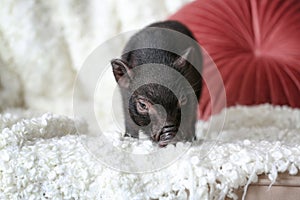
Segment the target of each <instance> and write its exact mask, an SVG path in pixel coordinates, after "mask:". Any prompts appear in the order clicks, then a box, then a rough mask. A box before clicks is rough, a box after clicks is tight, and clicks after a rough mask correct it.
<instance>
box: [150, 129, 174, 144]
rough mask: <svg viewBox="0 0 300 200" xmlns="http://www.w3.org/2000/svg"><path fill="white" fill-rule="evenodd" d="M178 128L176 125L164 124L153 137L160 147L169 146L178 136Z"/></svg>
mask: <svg viewBox="0 0 300 200" xmlns="http://www.w3.org/2000/svg"><path fill="white" fill-rule="evenodd" d="M177 132H178V128H177V127H176V126H164V127H163V128H162V129H161V131H160V132H159V133H158V134H155V135H154V136H153V137H152V139H153V140H154V141H156V142H158V145H159V146H160V147H164V146H167V145H168V144H169V143H170V142H171V141H172V140H173V138H174V137H175V136H176V134H177Z"/></svg>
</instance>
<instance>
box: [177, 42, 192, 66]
mask: <svg viewBox="0 0 300 200" xmlns="http://www.w3.org/2000/svg"><path fill="white" fill-rule="evenodd" d="M193 54H194V48H193V47H189V48H187V49H186V50H184V51H183V52H182V53H181V55H180V57H179V58H177V59H176V60H175V61H174V66H175V67H178V68H181V67H184V66H185V65H186V64H187V62H188V61H189V60H192V59H193Z"/></svg>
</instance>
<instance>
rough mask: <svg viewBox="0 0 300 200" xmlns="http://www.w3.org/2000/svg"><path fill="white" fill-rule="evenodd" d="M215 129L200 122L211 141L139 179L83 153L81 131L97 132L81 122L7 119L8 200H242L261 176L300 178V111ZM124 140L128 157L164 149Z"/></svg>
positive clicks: (234, 114) (0, 167) (0, 144)
mask: <svg viewBox="0 0 300 200" xmlns="http://www.w3.org/2000/svg"><path fill="white" fill-rule="evenodd" d="M225 114H226V118H225V119H226V121H225V125H224V127H223V128H222V131H221V132H220V133H219V134H217V133H216V128H215V127H216V126H215V125H217V124H220V123H221V121H222V120H221V119H222V116H224V115H225ZM211 121H212V123H210V122H201V121H199V123H198V127H197V134H198V138H199V140H200V139H201V138H202V139H204V141H202V143H200V142H194V144H192V146H191V147H190V148H189V149H188V150H187V151H186V152H185V153H184V155H182V156H181V157H180V158H178V159H177V160H176V161H175V162H173V163H172V164H170V165H169V166H167V167H165V168H162V169H160V170H156V171H154V172H148V173H139V174H135V173H126V172H120V171H118V170H114V169H111V168H110V167H109V166H106V165H104V164H102V163H101V162H99V161H98V160H97V159H95V157H94V156H93V155H92V154H91V153H89V151H87V149H86V148H85V147H84V145H83V141H84V140H85V139H86V138H87V137H89V136H88V135H85V134H83V135H78V134H77V129H76V128H80V132H81V133H88V131H89V130H88V126H86V124H85V123H84V122H82V121H80V120H73V119H71V118H68V117H64V116H60V115H54V114H50V113H46V114H43V115H38V114H37V115H33V114H31V113H30V112H25V111H23V112H21V111H15V112H10V113H9V112H6V113H3V114H1V115H0V199H187V198H188V199H222V198H224V197H225V196H226V195H227V196H228V197H232V198H236V196H235V194H234V193H233V192H232V191H233V189H234V188H238V187H239V186H244V185H246V184H247V183H251V182H255V181H257V175H259V174H262V173H265V174H267V175H268V177H269V179H270V180H271V181H274V180H275V179H276V177H277V174H278V172H286V171H287V172H289V173H290V174H291V175H295V174H296V173H298V169H299V167H300V147H299V145H298V144H300V143H299V142H300V136H299V135H300V110H297V109H290V108H287V107H272V106H270V105H262V106H255V107H235V108H231V109H227V112H222V113H221V114H220V115H218V116H216V117H214V118H213V119H212V120H211ZM209 127H210V128H209ZM208 129H209V131H208ZM119 138H120V137H119V135H118V133H114V134H111V139H112V140H113V141H114V145H116V146H118V147H119V148H122V149H124V150H126V151H128V152H137V151H140V152H142V153H147V152H149V151H150V150H153V149H155V148H157V147H156V146H155V145H153V144H152V143H151V142H150V141H147V140H146V141H145V140H143V141H142V142H138V141H137V140H134V139H131V140H119ZM185 145H187V144H182V143H180V144H179V145H177V146H176V147H168V148H171V149H173V150H176V148H181V147H182V146H185ZM208 150H209V151H208ZM204 151H205V154H203V152H204ZM203 155H204V156H203ZM112 159H117V158H113V157H112Z"/></svg>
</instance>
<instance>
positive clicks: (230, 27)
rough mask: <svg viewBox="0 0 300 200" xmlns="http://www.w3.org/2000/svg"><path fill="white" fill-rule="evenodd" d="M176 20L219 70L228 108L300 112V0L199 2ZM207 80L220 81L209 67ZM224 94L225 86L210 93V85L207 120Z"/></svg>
mask: <svg viewBox="0 0 300 200" xmlns="http://www.w3.org/2000/svg"><path fill="white" fill-rule="evenodd" d="M170 19H173V20H178V21H181V22H182V23H184V24H185V25H187V26H188V27H189V28H190V29H191V30H192V32H193V33H194V35H195V36H196V38H197V40H198V42H199V43H200V45H201V46H202V48H203V49H205V50H206V51H207V52H208V54H209V55H210V56H211V58H212V59H213V61H214V62H215V64H216V65H217V67H218V69H219V71H220V73H221V76H222V79H223V81H224V84H225V90H226V96H227V106H233V105H237V104H240V105H256V104H261V103H272V104H274V105H289V106H291V107H300V1H299V0H198V1H195V2H192V3H190V4H188V5H186V6H185V7H183V8H182V9H181V10H179V11H178V12H177V13H175V14H174V15H173V16H171V17H170ZM203 76H204V79H205V80H209V81H214V79H215V77H216V75H215V73H212V72H211V71H210V68H209V63H205V64H204V74H203ZM219 91H220V85H218V84H216V85H215V86H213V87H211V88H209V91H208V88H207V87H206V85H205V83H204V88H203V93H202V97H201V100H200V107H199V109H200V116H201V118H202V119H207V118H208V117H209V116H210V115H211V114H212V106H211V105H212V104H211V96H210V95H215V96H218V92H219ZM209 92H210V93H211V94H209ZM220 101H221V99H220ZM221 105H222V103H221V102H220V103H218V102H216V104H215V105H214V106H215V109H216V110H217V111H220V110H221V109H222V106H221Z"/></svg>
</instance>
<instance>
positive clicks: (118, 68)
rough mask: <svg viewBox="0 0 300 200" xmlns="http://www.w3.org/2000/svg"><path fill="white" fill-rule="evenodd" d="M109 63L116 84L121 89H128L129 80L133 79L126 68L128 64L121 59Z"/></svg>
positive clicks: (130, 72)
mask: <svg viewBox="0 0 300 200" xmlns="http://www.w3.org/2000/svg"><path fill="white" fill-rule="evenodd" d="M110 63H111V66H112V69H113V73H114V76H115V79H116V81H117V82H118V84H119V85H120V86H121V87H124V88H128V86H129V83H130V80H131V79H132V77H133V74H132V73H133V72H132V71H131V70H130V68H129V67H128V64H127V63H126V62H125V61H123V60H121V59H113V60H112V61H111V62H110Z"/></svg>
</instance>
